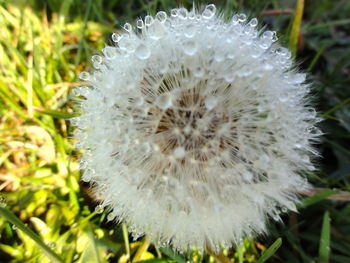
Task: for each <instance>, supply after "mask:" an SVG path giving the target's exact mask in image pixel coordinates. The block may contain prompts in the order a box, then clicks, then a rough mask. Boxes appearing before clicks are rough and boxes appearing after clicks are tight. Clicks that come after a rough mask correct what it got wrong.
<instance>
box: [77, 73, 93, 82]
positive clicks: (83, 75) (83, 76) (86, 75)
mask: <svg viewBox="0 0 350 263" xmlns="http://www.w3.org/2000/svg"><path fill="white" fill-rule="evenodd" d="M79 78H80V79H81V80H85V81H88V80H90V73H89V72H87V71H83V72H81V73H80V74H79Z"/></svg>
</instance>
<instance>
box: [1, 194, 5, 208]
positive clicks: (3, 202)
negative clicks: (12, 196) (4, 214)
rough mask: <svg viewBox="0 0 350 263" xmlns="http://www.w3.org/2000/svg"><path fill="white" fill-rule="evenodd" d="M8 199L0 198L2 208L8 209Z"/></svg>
mask: <svg viewBox="0 0 350 263" xmlns="http://www.w3.org/2000/svg"><path fill="white" fill-rule="evenodd" d="M6 205H7V204H6V199H5V198H4V197H2V196H1V197H0V207H2V208H5V207H6Z"/></svg>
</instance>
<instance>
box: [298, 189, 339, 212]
mask: <svg viewBox="0 0 350 263" xmlns="http://www.w3.org/2000/svg"><path fill="white" fill-rule="evenodd" d="M338 192H339V190H337V189H330V190H326V191H324V192H321V193H318V194H315V195H313V196H310V197H307V198H304V199H303V200H302V202H301V204H300V205H298V208H305V207H307V206H310V205H312V204H314V203H317V202H319V201H321V200H323V199H326V198H327V197H329V196H331V195H334V194H336V193H338Z"/></svg>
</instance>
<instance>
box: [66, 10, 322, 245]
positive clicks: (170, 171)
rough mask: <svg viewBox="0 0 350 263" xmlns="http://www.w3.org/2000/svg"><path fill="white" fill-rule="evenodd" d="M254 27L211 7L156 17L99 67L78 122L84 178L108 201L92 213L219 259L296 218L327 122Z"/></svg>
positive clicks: (82, 98)
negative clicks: (218, 253)
mask: <svg viewBox="0 0 350 263" xmlns="http://www.w3.org/2000/svg"><path fill="white" fill-rule="evenodd" d="M143 21H144V22H143ZM257 24H258V22H257V19H256V18H253V19H251V20H249V19H247V16H246V15H244V14H238V15H234V16H233V17H232V18H231V19H229V21H228V22H225V21H224V20H223V18H222V16H220V15H217V11H216V8H215V5H208V6H207V7H206V8H204V9H203V11H201V12H200V11H198V10H195V9H194V10H191V11H188V10H186V9H184V8H179V9H173V10H171V13H170V14H169V15H167V14H166V13H165V12H163V11H160V12H158V13H157V15H156V17H155V18H153V17H152V16H146V17H145V19H144V20H139V21H138V22H137V23H136V26H135V27H133V26H132V25H131V24H125V26H124V29H125V30H123V33H121V35H117V34H113V35H112V39H113V42H114V44H115V46H107V47H106V48H105V49H104V50H103V54H101V55H98V56H94V57H93V58H92V60H93V63H94V67H95V70H94V71H92V72H90V73H88V72H83V73H81V75H80V77H81V79H83V80H84V81H88V82H89V83H90V86H91V87H90V88H85V89H82V90H81V89H79V90H76V91H75V93H76V95H77V96H78V97H77V101H78V102H79V103H80V108H81V111H82V114H81V116H80V117H78V118H74V119H72V122H73V123H74V125H76V126H77V127H78V129H77V130H76V131H75V137H76V138H77V139H79V144H78V145H79V147H81V148H83V149H86V151H85V152H84V153H83V155H82V157H81V160H80V167H81V169H82V170H83V177H82V179H83V180H84V181H88V182H91V183H92V185H93V188H94V191H95V193H96V195H97V196H100V197H103V198H104V201H103V203H102V204H100V205H99V206H97V207H96V210H95V211H96V213H101V212H103V210H104V209H103V208H104V207H105V208H106V211H112V212H110V214H109V215H108V220H114V217H116V218H115V220H118V221H123V222H126V223H127V224H129V226H130V229H131V232H133V234H134V236H140V235H143V234H147V235H148V236H149V237H150V238H151V239H152V240H158V242H159V243H160V244H171V245H172V246H173V247H174V248H175V249H178V250H185V249H187V248H189V247H193V246H196V247H198V248H199V249H204V248H205V247H207V246H209V247H211V248H212V249H214V250H215V248H218V247H219V246H220V244H227V246H230V245H232V244H238V243H239V242H240V240H242V238H243V237H244V236H252V235H254V234H256V235H257V234H262V233H266V221H267V220H269V219H270V220H277V221H278V220H280V216H279V214H280V213H281V212H286V211H287V209H288V210H293V211H295V203H296V202H297V201H298V197H297V194H296V192H298V191H306V190H308V189H309V188H310V185H309V184H308V183H307V182H306V179H304V178H302V177H301V176H300V175H299V172H300V171H307V170H312V169H314V167H313V165H312V156H314V155H315V154H317V151H316V150H315V149H314V147H313V144H314V143H316V142H317V140H318V138H319V135H320V132H319V131H318V130H317V128H315V124H316V123H317V122H318V121H319V119H318V118H317V116H316V112H315V111H314V110H313V108H312V107H311V106H310V103H309V99H308V96H309V95H308V92H309V84H308V83H306V81H305V79H306V75H305V74H303V73H299V72H298V71H297V70H296V69H295V67H294V66H293V63H292V61H291V53H290V52H289V50H288V49H286V48H283V47H281V46H280V45H279V44H278V42H277V36H276V32H273V31H265V32H261V31H260V29H259V28H258V26H257ZM140 29H142V30H140ZM281 208H282V209H281Z"/></svg>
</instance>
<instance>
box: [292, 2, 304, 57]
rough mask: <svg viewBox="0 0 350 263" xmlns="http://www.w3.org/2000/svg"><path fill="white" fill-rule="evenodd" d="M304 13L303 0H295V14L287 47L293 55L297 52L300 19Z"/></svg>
mask: <svg viewBox="0 0 350 263" xmlns="http://www.w3.org/2000/svg"><path fill="white" fill-rule="evenodd" d="M303 13H304V0H297V4H296V7H295V15H294V19H293V24H292V30H291V32H290V36H289V48H290V49H291V51H292V54H293V55H294V56H295V55H296V53H297V46H298V38H299V32H300V26H301V20H302V17H303Z"/></svg>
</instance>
